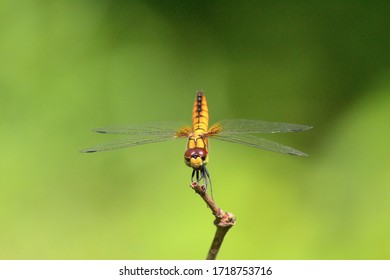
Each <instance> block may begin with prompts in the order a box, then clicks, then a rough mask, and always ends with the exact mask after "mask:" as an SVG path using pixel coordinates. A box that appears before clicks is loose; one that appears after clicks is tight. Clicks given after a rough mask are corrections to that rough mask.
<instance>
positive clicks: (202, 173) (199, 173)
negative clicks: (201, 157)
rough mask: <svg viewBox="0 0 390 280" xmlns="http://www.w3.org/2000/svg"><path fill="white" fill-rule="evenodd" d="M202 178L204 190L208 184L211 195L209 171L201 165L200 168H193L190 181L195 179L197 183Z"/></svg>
mask: <svg viewBox="0 0 390 280" xmlns="http://www.w3.org/2000/svg"><path fill="white" fill-rule="evenodd" d="M202 179H203V180H204V187H205V188H206V190H207V188H208V186H210V194H211V197H213V188H212V184H211V179H210V173H209V171H208V170H207V168H206V167H205V166H203V167H202V168H201V169H193V170H192V174H191V181H192V182H195V181H196V182H197V183H199V182H200V181H201V180H202Z"/></svg>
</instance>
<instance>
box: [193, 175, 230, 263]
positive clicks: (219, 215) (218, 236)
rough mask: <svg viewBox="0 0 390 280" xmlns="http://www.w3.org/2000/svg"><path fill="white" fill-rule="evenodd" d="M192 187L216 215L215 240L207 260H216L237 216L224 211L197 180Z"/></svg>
mask: <svg viewBox="0 0 390 280" xmlns="http://www.w3.org/2000/svg"><path fill="white" fill-rule="evenodd" d="M191 188H192V189H193V190H194V191H195V192H196V193H197V194H199V196H200V197H201V198H202V199H203V200H204V202H206V204H207V206H208V207H209V208H210V209H211V212H212V213H213V215H214V217H215V221H214V225H215V226H216V227H217V231H216V232H215V235H214V239H213V242H212V243H211V247H210V250H209V252H208V254H207V258H206V260H215V259H216V257H217V254H218V252H219V249H220V248H221V245H222V242H223V239H224V237H225V235H226V233H227V232H228V231H229V229H230V228H231V227H232V226H234V224H235V223H236V218H235V217H234V215H233V214H232V213H229V212H224V211H223V210H222V209H221V208H219V207H218V206H217V205H216V204H215V201H214V199H213V198H212V197H211V196H209V195H208V194H207V192H206V188H205V187H204V186H200V185H199V184H198V183H197V182H193V183H192V184H191Z"/></svg>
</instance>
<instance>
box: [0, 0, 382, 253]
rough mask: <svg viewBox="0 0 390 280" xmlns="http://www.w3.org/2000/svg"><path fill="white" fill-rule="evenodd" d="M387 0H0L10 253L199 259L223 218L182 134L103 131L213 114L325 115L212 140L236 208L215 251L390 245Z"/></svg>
mask: <svg viewBox="0 0 390 280" xmlns="http://www.w3.org/2000/svg"><path fill="white" fill-rule="evenodd" d="M389 10H390V2H388V1H375V2H372V1H345V0H341V1H300V2H299V3H292V2H290V1H278V0H277V1H241V2H238V1H203V2H199V1H164V2H161V1H124V0H122V1H119V0H118V1H107V0H98V1H90V0H77V1H75V0H70V1H69V0H68V1H65V0H63V1H60V0H57V1H27V0H26V1H5V0H0V129H1V132H2V133H1V137H0V149H1V153H0V156H1V160H0V213H1V219H0V258H1V259H203V258H204V257H205V256H206V253H207V251H208V249H209V246H210V244H211V241H212V238H213V235H214V231H215V227H214V226H213V223H212V222H213V217H212V216H211V214H210V210H209V209H207V208H206V206H205V204H204V203H203V202H202V201H201V200H200V199H199V197H197V196H196V195H195V194H194V192H193V191H192V190H191V189H190V188H189V187H188V186H189V182H190V175H191V170H190V169H189V168H188V167H186V166H185V165H184V163H183V154H184V149H185V141H172V142H166V143H158V144H151V145H145V146H139V147H134V148H129V149H124V150H117V151H112V152H105V153H96V154H83V153H79V152H78V151H79V150H81V149H83V148H86V147H89V146H93V145H95V144H99V143H103V142H107V141H111V140H114V139H115V138H113V137H110V136H109V135H99V134H94V133H92V132H90V129H91V128H95V127H102V126H109V125H116V124H131V123H143V122H148V121H160V120H183V121H188V122H190V117H191V109H192V104H193V101H194V98H195V93H196V91H197V90H198V89H202V90H204V91H205V93H206V96H207V99H208V103H209V108H210V113H211V121H217V120H219V119H227V118H248V119H262V120H268V121H284V122H291V123H301V124H307V125H312V126H314V129H313V130H311V131H308V132H304V133H299V134H283V135H271V136H270V137H268V139H271V140H275V141H278V142H281V143H283V144H286V145H290V146H292V147H295V148H297V149H299V150H302V151H304V152H306V153H308V154H310V157H305V158H302V157H293V156H287V155H281V154H277V153H271V152H266V151H262V150H257V149H253V148H250V147H246V146H241V145H235V144H231V143H223V142H216V141H212V142H211V155H210V164H209V171H210V173H211V176H212V179H213V189H214V197H215V198H216V200H217V202H218V204H219V205H220V206H221V207H222V208H223V209H224V210H225V211H230V212H233V213H234V214H235V215H236V216H237V219H238V220H237V224H236V226H235V227H233V229H232V230H231V231H230V232H229V233H228V235H227V237H226V239H225V242H224V244H223V246H222V249H221V251H220V253H219V256H218V257H219V259H389V258H390V240H389V239H390V238H389V236H390V219H389V216H390V203H389V201H390V163H389V159H390V144H389V143H390V129H389V121H390V81H389V77H390V54H389V53H390V52H389V50H390V32H389V30H390V16H389Z"/></svg>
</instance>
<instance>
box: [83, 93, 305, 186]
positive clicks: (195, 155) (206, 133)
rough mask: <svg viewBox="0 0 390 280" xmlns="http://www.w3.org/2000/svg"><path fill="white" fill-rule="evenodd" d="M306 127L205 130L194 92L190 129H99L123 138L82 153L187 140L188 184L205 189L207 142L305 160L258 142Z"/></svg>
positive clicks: (205, 116)
mask: <svg viewBox="0 0 390 280" xmlns="http://www.w3.org/2000/svg"><path fill="white" fill-rule="evenodd" d="M310 128H311V127H310V126H306V125H299V124H289V123H279V122H266V121H260V120H243V119H236V120H224V121H220V122H218V123H216V124H214V125H212V126H211V127H210V128H209V110H208V106H207V101H206V97H205V96H204V94H203V92H198V93H197V95H196V99H195V103H194V105H193V110H192V126H188V125H185V124H183V123H182V122H155V123H147V124H142V125H129V126H122V127H111V128H100V129H96V130H95V131H96V132H99V133H106V134H123V135H127V137H126V138H123V139H119V140H118V141H115V142H111V143H106V144H102V145H99V146H95V147H92V148H89V149H85V150H83V151H82V152H86V153H92V152H100V151H107V150H113V149H120V148H126V147H133V146H139V145H143V144H149V143H156V142H163V141H168V140H175V139H187V140H188V141H187V150H186V151H185V153H184V160H185V163H186V165H187V166H189V167H191V168H193V172H192V180H193V181H194V180H195V179H196V180H197V181H199V180H201V179H204V180H205V185H206V186H207V183H208V181H210V176H209V173H208V171H207V169H206V164H207V163H208V161H209V149H208V140H209V138H211V139H216V140H221V141H226V142H232V143H238V144H243V145H247V146H251V147H254V148H258V149H263V150H269V151H273V152H279V153H284V154H290V155H297V156H306V154H305V153H303V152H301V151H298V150H296V149H293V148H290V147H287V146H284V145H282V144H279V143H276V142H272V141H269V140H266V139H264V138H261V137H259V136H258V134H261V133H285V132H299V131H304V130H308V129H310Z"/></svg>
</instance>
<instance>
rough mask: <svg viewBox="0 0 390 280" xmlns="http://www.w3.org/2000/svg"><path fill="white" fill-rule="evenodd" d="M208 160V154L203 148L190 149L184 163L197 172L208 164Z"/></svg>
mask: <svg viewBox="0 0 390 280" xmlns="http://www.w3.org/2000/svg"><path fill="white" fill-rule="evenodd" d="M208 160H209V155H208V152H207V151H206V149H203V148H192V149H188V150H187V151H186V152H185V153H184V162H185V163H186V164H187V166H189V167H192V168H193V169H196V170H198V169H202V167H204V166H205V165H206V164H207V163H208Z"/></svg>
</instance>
